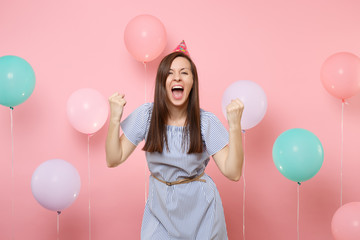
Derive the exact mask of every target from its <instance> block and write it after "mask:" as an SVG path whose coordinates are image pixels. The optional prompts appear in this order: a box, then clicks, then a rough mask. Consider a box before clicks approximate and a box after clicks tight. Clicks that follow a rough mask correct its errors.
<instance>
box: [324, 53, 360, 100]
mask: <svg viewBox="0 0 360 240" xmlns="http://www.w3.org/2000/svg"><path fill="white" fill-rule="evenodd" d="M321 81H322V84H323V86H324V87H325V89H326V90H327V91H328V92H329V93H330V94H331V95H333V96H334V97H337V98H340V99H342V100H344V99H346V98H349V97H352V96H354V95H355V94H357V93H358V92H360V58H359V57H358V56H356V55H354V54H352V53H348V52H339V53H335V54H333V55H331V56H330V57H329V58H328V59H326V61H325V62H324V63H323V65H322V68H321Z"/></svg>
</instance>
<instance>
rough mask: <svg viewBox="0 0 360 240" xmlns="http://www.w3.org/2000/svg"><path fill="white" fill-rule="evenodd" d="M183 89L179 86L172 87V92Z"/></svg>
mask: <svg viewBox="0 0 360 240" xmlns="http://www.w3.org/2000/svg"><path fill="white" fill-rule="evenodd" d="M183 89H184V88H183V87H181V86H174V87H172V90H183Z"/></svg>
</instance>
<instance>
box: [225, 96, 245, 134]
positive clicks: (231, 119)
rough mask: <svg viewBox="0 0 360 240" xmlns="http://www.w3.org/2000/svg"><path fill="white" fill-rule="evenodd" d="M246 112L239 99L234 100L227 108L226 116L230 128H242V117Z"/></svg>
mask: <svg viewBox="0 0 360 240" xmlns="http://www.w3.org/2000/svg"><path fill="white" fill-rule="evenodd" d="M243 110H244V104H243V103H242V102H241V101H240V100H239V99H238V98H237V99H235V100H232V101H231V103H229V105H227V106H226V115H227V120H228V123H229V128H231V129H236V128H239V127H240V128H241V116H242V113H243Z"/></svg>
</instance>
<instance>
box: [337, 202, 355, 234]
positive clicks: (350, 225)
mask: <svg viewBox="0 0 360 240" xmlns="http://www.w3.org/2000/svg"><path fill="white" fill-rule="evenodd" d="M331 231H332V234H333V236H334V238H335V239H336V240H359V239H360V202H351V203H347V204H345V205H343V206H341V207H340V208H339V209H338V210H337V211H336V212H335V214H334V216H333V218H332V221H331Z"/></svg>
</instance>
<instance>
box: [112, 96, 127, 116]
mask: <svg viewBox="0 0 360 240" xmlns="http://www.w3.org/2000/svg"><path fill="white" fill-rule="evenodd" d="M124 97H125V94H119V93H117V92H116V93H114V94H113V95H111V96H110V97H109V104H110V121H112V122H114V123H120V120H121V116H122V114H123V110H124V106H125V104H126V100H125V98H124Z"/></svg>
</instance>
